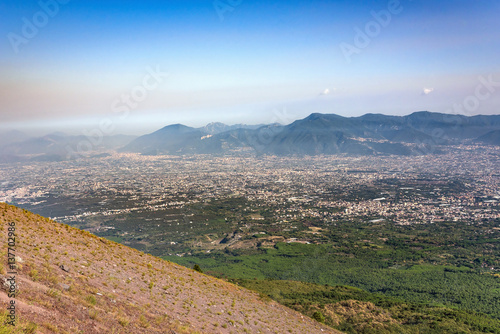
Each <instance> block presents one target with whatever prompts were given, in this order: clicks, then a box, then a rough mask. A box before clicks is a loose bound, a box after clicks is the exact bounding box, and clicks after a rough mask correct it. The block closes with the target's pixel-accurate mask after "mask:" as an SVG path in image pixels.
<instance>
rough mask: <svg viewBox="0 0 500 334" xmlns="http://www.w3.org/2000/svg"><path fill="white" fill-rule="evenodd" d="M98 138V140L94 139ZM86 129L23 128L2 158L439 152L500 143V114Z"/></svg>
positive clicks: (2, 141)
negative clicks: (96, 133)
mask: <svg viewBox="0 0 500 334" xmlns="http://www.w3.org/2000/svg"><path fill="white" fill-rule="evenodd" d="M94 140H95V139H94ZM89 142H92V139H89V138H87V137H85V136H82V135H80V136H70V135H66V134H63V133H53V134H50V135H46V136H43V137H38V138H29V137H28V136H26V135H24V134H22V133H21V132H11V133H6V134H4V135H2V136H0V162H16V161H26V160H35V161H60V160H65V159H72V158H75V157H81V156H85V157H101V156H102V154H103V153H104V152H109V151H119V152H135V153H140V154H145V155H156V154H170V155H183V154H217V155H224V154H239V153H241V152H250V153H253V154H257V155H262V154H269V155H320V154H348V155H423V154H428V153H440V152H442V149H443V148H444V147H445V146H447V145H457V144H484V145H495V146H498V145H500V115H489V116H486V115H477V116H464V115H451V114H441V113H432V112H428V111H420V112H415V113H412V114H410V115H407V116H388V115H382V114H366V115H363V116H359V117H343V116H339V115H336V114H319V113H313V114H311V115H309V116H308V117H306V118H304V119H300V120H297V121H295V122H293V123H291V124H288V125H281V124H277V123H273V124H267V125H266V124H264V125H263V124H260V125H245V124H236V125H226V124H223V123H210V124H208V125H206V126H204V127H200V128H194V127H189V126H185V125H182V124H173V125H168V126H165V127H163V128H161V129H159V130H157V131H155V132H153V133H150V134H146V135H143V136H140V137H134V136H125V135H114V136H108V137H102V138H100V139H99V143H98V145H90V147H89V145H83V154H81V153H82V150H80V151H78V152H77V153H78V154H74V153H71V152H73V151H76V150H77V148H78V147H79V145H80V146H82V145H81V144H82V143H89Z"/></svg>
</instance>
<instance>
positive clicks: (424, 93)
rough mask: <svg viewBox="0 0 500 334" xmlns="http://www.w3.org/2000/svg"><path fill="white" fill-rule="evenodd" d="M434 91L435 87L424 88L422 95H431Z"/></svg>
mask: <svg viewBox="0 0 500 334" xmlns="http://www.w3.org/2000/svg"><path fill="white" fill-rule="evenodd" d="M433 91H434V88H424V89H423V91H422V95H429V94H430V93H432V92H433Z"/></svg>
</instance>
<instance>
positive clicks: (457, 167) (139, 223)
mask: <svg viewBox="0 0 500 334" xmlns="http://www.w3.org/2000/svg"><path fill="white" fill-rule="evenodd" d="M498 151H499V149H498V148H496V147H486V146H485V147H477V146H458V147H453V148H451V149H450V150H449V151H448V152H447V153H445V154H439V155H425V156H410V157H402V156H372V157H349V156H341V155H340V156H316V157H276V156H263V157H253V156H221V157H214V156H205V155H197V156H144V155H138V154H118V153H113V154H110V155H109V156H106V157H101V158H93V159H80V160H74V161H64V162H34V163H28V164H9V165H1V166H0V171H1V174H0V177H1V179H0V202H7V203H12V204H15V205H18V206H21V207H23V208H26V209H29V210H31V211H33V212H35V213H39V214H41V215H44V216H48V217H51V218H52V219H55V220H56V221H58V222H61V223H66V224H70V225H74V226H78V227H80V228H84V229H86V230H89V231H91V232H93V233H96V234H98V235H102V236H106V237H109V238H111V239H112V240H115V241H118V242H122V243H124V244H128V245H131V246H132V247H136V248H139V249H143V250H146V251H152V252H154V253H157V254H167V253H168V254H171V251H175V250H176V249H177V250H179V249H180V250H186V249H190V248H192V247H193V245H197V246H200V247H202V248H204V249H213V248H217V247H219V248H220V247H221V245H223V246H224V247H227V246H228V245H229V246H231V245H232V246H233V247H238V246H242V243H243V240H245V239H249V238H251V237H252V238H253V239H255V236H257V237H259V238H260V239H262V240H264V241H265V242H267V243H273V242H276V241H284V240H285V241H287V242H302V243H310V242H314V243H321V242H322V240H324V239H322V235H323V234H324V233H326V231H328V230H331V229H334V228H335V226H337V224H341V223H342V222H349V221H351V222H352V221H356V222H361V223H363V222H365V223H371V224H373V223H377V222H385V223H390V224H394V225H411V224H432V223H436V222H442V221H447V222H457V221H466V222H470V223H479V224H480V223H481V222H485V221H492V220H495V219H499V218H500V207H499V201H500V187H499V182H500V178H499V170H500V169H499V166H500V163H499V157H500V154H499V152H498ZM151 247H152V248H151ZM181 254H184V253H181Z"/></svg>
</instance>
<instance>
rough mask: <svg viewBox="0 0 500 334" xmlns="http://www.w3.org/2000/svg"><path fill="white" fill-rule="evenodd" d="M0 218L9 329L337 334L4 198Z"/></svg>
mask: <svg viewBox="0 0 500 334" xmlns="http://www.w3.org/2000/svg"><path fill="white" fill-rule="evenodd" d="M0 222H1V223H2V229H3V231H2V234H1V237H0V245H1V250H0V251H1V255H0V256H1V257H2V260H1V263H2V265H1V266H0V270H1V281H0V283H1V284H2V286H3V289H2V290H1V291H0V301H1V310H0V315H1V317H2V319H0V320H1V321H2V323H3V322H4V319H5V318H6V316H7V313H6V307H7V303H9V302H10V301H11V298H9V296H8V295H7V292H8V291H6V290H7V289H8V288H7V285H8V284H5V283H4V282H5V280H6V279H7V278H9V277H10V276H12V275H10V274H9V273H8V272H10V271H11V268H9V266H8V265H7V258H8V256H9V254H8V252H9V251H8V245H7V242H8V236H7V233H8V228H9V223H10V224H11V225H13V224H12V223H15V230H16V246H15V247H14V251H15V256H16V262H17V266H18V268H17V270H16V271H17V274H16V275H15V276H16V284H17V289H18V295H17V297H16V298H15V302H16V304H15V305H16V316H17V318H18V319H17V325H16V327H15V330H13V331H12V332H14V333H71V334H73V333H170V334H173V333H300V334H304V333H338V332H335V331H333V330H332V329H331V328H329V327H326V326H323V325H321V324H319V323H318V322H316V321H314V320H312V319H309V318H307V317H304V316H302V315H301V314H299V313H297V312H295V311H292V310H290V309H288V308H286V307H284V306H281V305H279V304H277V303H275V302H272V301H268V300H263V299H262V298H260V297H259V295H257V294H256V293H254V292H251V291H249V290H245V289H243V288H241V287H238V286H236V285H232V284H229V283H227V282H225V281H222V280H218V279H216V278H213V277H210V276H206V275H204V274H200V273H198V272H195V271H193V270H190V269H187V268H184V267H181V266H179V265H176V264H173V263H170V262H167V261H163V260H161V259H159V258H155V257H153V256H150V255H147V254H144V253H141V252H139V251H137V250H134V249H131V248H129V247H126V246H123V245H120V244H117V243H114V242H111V241H107V240H105V239H101V238H99V237H96V236H94V235H92V234H89V233H87V232H84V231H81V230H78V229H75V228H72V227H69V226H67V225H62V224H59V223H57V222H54V221H51V220H49V219H47V218H43V217H40V216H38V215H35V214H32V213H30V212H27V211H25V210H21V209H19V208H16V207H13V206H9V205H6V204H4V203H0ZM11 253H12V250H11ZM11 255H12V254H11ZM0 326H2V325H0ZM5 328H9V325H4V327H2V328H0V333H4V332H6V333H7V332H9V331H2V330H5Z"/></svg>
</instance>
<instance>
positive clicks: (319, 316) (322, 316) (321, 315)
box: [312, 311, 325, 322]
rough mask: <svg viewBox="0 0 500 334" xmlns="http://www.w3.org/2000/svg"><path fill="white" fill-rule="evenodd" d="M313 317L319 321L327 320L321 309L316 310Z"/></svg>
mask: <svg viewBox="0 0 500 334" xmlns="http://www.w3.org/2000/svg"><path fill="white" fill-rule="evenodd" d="M312 318H313V319H314V320H316V321H317V322H325V316H324V315H323V313H321V312H319V311H316V312H314V313H313V316H312Z"/></svg>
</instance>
